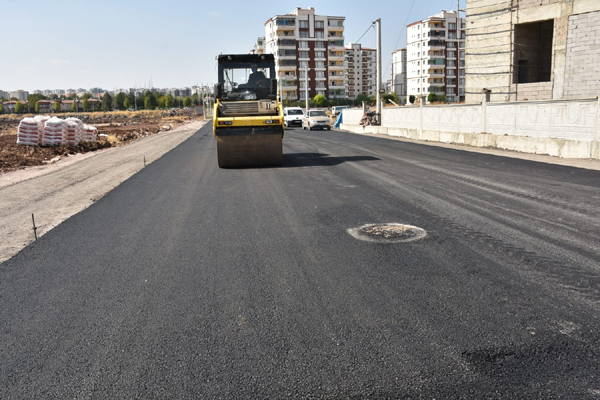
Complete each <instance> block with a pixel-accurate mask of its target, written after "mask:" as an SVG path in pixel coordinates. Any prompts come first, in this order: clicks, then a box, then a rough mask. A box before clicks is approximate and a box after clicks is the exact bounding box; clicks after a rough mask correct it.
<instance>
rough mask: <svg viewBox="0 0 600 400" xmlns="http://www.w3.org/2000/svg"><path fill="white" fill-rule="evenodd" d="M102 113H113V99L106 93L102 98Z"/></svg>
mask: <svg viewBox="0 0 600 400" xmlns="http://www.w3.org/2000/svg"><path fill="white" fill-rule="evenodd" d="M102 111H104V112H107V111H112V97H111V96H110V94H108V93H104V96H102Z"/></svg>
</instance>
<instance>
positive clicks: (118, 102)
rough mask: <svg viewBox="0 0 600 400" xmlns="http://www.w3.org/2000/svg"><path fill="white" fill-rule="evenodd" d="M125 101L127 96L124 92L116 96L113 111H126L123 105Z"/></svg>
mask: <svg viewBox="0 0 600 400" xmlns="http://www.w3.org/2000/svg"><path fill="white" fill-rule="evenodd" d="M124 101H125V94H124V93H122V92H119V93H117V94H116V95H115V97H114V98H113V110H124V109H125V106H124V105H123V102H124Z"/></svg>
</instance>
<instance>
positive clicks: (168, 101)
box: [165, 93, 173, 108]
mask: <svg viewBox="0 0 600 400" xmlns="http://www.w3.org/2000/svg"><path fill="white" fill-rule="evenodd" d="M165 97H166V98H165V107H167V108H172V107H173V96H172V95H171V93H169V94H168V95H166V96H165Z"/></svg>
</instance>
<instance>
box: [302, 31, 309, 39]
mask: <svg viewBox="0 0 600 400" xmlns="http://www.w3.org/2000/svg"><path fill="white" fill-rule="evenodd" d="M300 37H301V38H302V39H307V38H308V31H300Z"/></svg>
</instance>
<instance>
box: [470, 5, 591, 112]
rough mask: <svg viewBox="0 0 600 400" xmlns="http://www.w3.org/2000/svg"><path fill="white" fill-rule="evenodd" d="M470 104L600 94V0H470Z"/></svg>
mask: <svg viewBox="0 0 600 400" xmlns="http://www.w3.org/2000/svg"><path fill="white" fill-rule="evenodd" d="M466 21H467V24H466V33H467V35H466V84H465V92H466V102H467V103H475V102H480V101H482V95H483V92H484V91H488V90H489V91H491V93H490V101H520V100H550V99H574V98H586V97H596V96H598V95H600V79H599V76H600V1H598V0H468V1H467V9H466Z"/></svg>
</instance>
